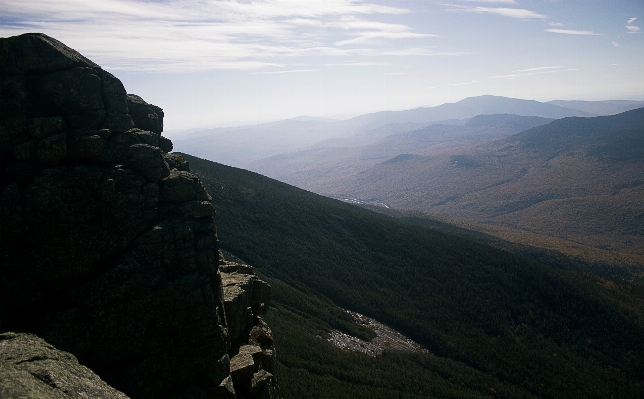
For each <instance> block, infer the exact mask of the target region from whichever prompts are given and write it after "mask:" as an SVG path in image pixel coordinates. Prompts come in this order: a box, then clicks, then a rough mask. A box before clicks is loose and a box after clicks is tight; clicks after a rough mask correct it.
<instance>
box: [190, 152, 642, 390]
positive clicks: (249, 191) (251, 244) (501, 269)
mask: <svg viewBox="0 0 644 399" xmlns="http://www.w3.org/2000/svg"><path fill="white" fill-rule="evenodd" d="M186 158H187V159H188V160H189V162H190V165H191V168H192V170H194V171H195V172H196V173H197V174H198V175H199V176H200V178H201V179H202V180H203V181H204V182H205V184H206V185H207V187H208V190H209V192H210V193H211V195H212V196H213V202H214V203H215V204H216V207H217V209H218V227H219V237H220V240H221V245H222V247H223V248H225V249H227V250H230V251H231V252H233V253H235V254H237V255H238V256H240V257H242V258H243V259H245V260H247V261H249V262H251V263H252V264H254V265H255V266H256V267H257V269H258V270H259V271H260V272H261V273H263V274H264V275H265V276H268V277H270V280H269V281H271V282H274V281H276V280H275V279H279V280H281V281H282V282H283V283H284V284H286V286H287V287H292V288H290V289H293V287H295V288H296V289H297V290H298V291H299V292H300V294H299V295H300V296H299V299H294V298H295V297H293V296H290V298H291V299H288V298H289V295H286V294H284V296H282V299H280V300H281V301H290V302H288V303H289V305H288V308H287V307H286V304H285V303H286V302H280V300H277V299H276V303H277V304H278V307H279V306H283V308H280V309H291V310H290V312H295V313H296V314H299V315H300V316H298V317H303V319H300V321H301V323H302V324H301V325H303V326H304V325H310V324H311V323H313V322H314V318H312V317H311V312H312V311H311V310H310V309H309V310H307V311H305V310H302V306H305V304H306V303H310V301H312V300H311V299H307V298H311V296H317V297H318V298H322V300H324V301H329V300H330V301H333V303H335V304H337V305H340V306H343V307H345V308H348V309H351V310H354V311H358V312H361V313H363V314H365V315H367V316H370V317H373V318H376V319H377V320H379V321H381V322H384V323H386V324H388V325H390V326H392V327H395V328H397V329H399V330H400V331H401V332H403V333H404V334H406V335H408V336H409V337H410V338H413V339H415V340H417V341H419V342H420V343H422V344H423V345H425V346H426V347H427V348H428V349H429V350H430V351H432V352H433V353H434V354H436V355H439V356H440V357H442V358H450V359H456V360H459V361H460V362H463V363H462V364H464V365H466V366H467V369H468V370H474V369H475V370H478V371H477V372H481V373H483V375H484V376H486V377H485V378H492V380H494V381H496V382H497V383H501V382H502V383H503V384H507V383H510V384H511V385H512V386H514V387H515V389H518V393H517V391H512V390H511V389H510V388H509V387H508V386H505V388H502V389H504V393H503V394H501V396H505V397H518V396H521V395H532V394H533V395H536V396H539V397H553V398H554V397H580V398H581V397H589V396H592V395H596V396H597V397H610V395H616V396H620V395H621V396H623V397H635V396H636V392H640V391H641V389H642V385H641V384H642V381H641V378H642V377H641V376H642V371H643V370H644V365H643V364H642V359H643V358H642V353H643V351H644V350H643V348H642V345H643V343H642V341H641V339H640V338H641V336H642V334H644V329H642V326H641V325H640V324H639V322H638V321H637V318H636V316H635V315H634V314H633V313H631V312H630V311H629V310H627V309H625V308H622V307H620V306H619V305H618V304H617V303H616V302H612V301H610V300H607V299H599V296H597V295H596V294H595V291H594V290H595V288H594V287H593V286H590V285H585V284H583V283H581V282H576V281H574V280H573V279H571V278H569V277H567V276H566V275H565V274H563V273H562V272H557V271H554V270H552V269H549V268H547V267H545V266H541V265H539V264H536V263H533V262H531V261H527V260H526V259H524V258H520V257H517V256H514V255H510V254H508V253H505V252H502V251H499V250H495V249H492V248H490V247H486V246H482V245H478V244H472V243H470V242H468V241H464V240H462V239H458V238H455V237H453V236H448V235H444V234H441V233H437V232H434V231H431V230H427V229H423V228H419V227H415V226H407V225H403V224H400V223H397V222H396V221H395V220H393V219H391V218H389V217H387V216H384V215H378V214H375V213H372V212H370V211H367V210H364V209H359V208H356V207H353V206H351V205H348V204H345V203H342V202H339V201H335V200H331V199H328V198H324V197H321V196H318V195H315V194H312V193H309V192H306V191H303V190H300V189H297V188H294V187H292V186H288V185H286V184H283V183H279V182H277V181H274V180H271V179H268V178H266V177H263V176H260V175H258V174H255V173H251V172H247V171H243V170H239V169H234V168H230V167H226V166H223V165H219V164H216V163H212V162H208V161H204V160H200V159H197V158H194V157H190V156H186ZM273 284H275V283H273ZM274 286H275V291H276V292H275V297H276V298H280V295H282V294H281V293H282V292H285V290H288V288H287V287H282V288H280V287H279V285H274ZM293 295H294V294H293ZM307 301H308V302H307ZM298 309H299V310H298ZM280 312H282V311H281V310H280ZM307 312H308V313H307ZM280 314H282V315H283V316H284V317H287V314H286V313H280ZM293 317H295V316H293ZM296 318H297V317H296ZM304 320H309V321H304ZM296 324H297V323H296ZM274 325H276V324H274ZM293 325H294V324H288V326H290V327H288V326H286V327H283V328H286V329H287V330H283V331H281V332H280V331H279V328H278V327H277V325H276V327H275V328H276V336H278V337H279V336H284V337H286V336H288V335H289V334H290V333H289V331H290V330H288V329H289V328H295V327H293ZM280 328H281V327H280ZM302 328H304V327H301V329H302ZM299 331H301V330H299ZM302 334H303V333H302ZM307 337H308V338H307ZM313 338H314V334H313V335H312V336H311V335H308V336H307V335H302V337H301V339H300V341H302V342H309V343H311V345H313V342H316V341H315V340H314V339H313ZM298 348H299V350H300V351H303V352H300V353H299V354H297V353H295V352H293V351H289V354H290V355H289V356H292V357H290V359H291V361H292V363H289V370H291V371H289V372H293V373H299V372H301V375H300V376H301V378H307V377H306V375H307V374H306V373H309V375H310V374H315V375H317V376H327V377H329V376H330V375H333V377H329V378H328V383H329V384H332V383H333V381H336V380H342V378H345V377H346V376H347V375H349V374H343V373H335V374H334V372H333V370H332V369H329V368H327V367H329V366H328V364H327V365H326V366H325V364H326V363H324V362H325V360H324V357H323V356H322V355H320V354H319V353H317V352H315V350H314V349H313V347H310V348H309V346H307V345H305V347H302V346H299V345H298ZM307 348H309V349H307ZM314 353H317V354H314ZM296 359H300V360H299V361H297V362H296ZM339 364H340V363H337V364H336V366H337V365H339ZM343 364H344V363H343ZM343 367H344V366H343ZM347 367H348V366H347ZM427 367H431V366H430V365H427ZM470 368H471V369H470ZM298 370H300V371H298ZM343 370H348V369H346V368H343ZM304 371H306V373H305V372H304ZM399 371H400V370H399V369H398V368H396V367H395V366H394V367H392V370H391V372H393V373H397V372H399ZM329 373H331V374H329ZM347 373H348V371H347ZM469 373H470V372H467V373H466V372H463V373H462V375H471V374H469ZM289 375H290V376H289V377H285V378H287V379H295V380H297V378H296V377H293V374H289ZM342 375H344V376H345V377H342ZM325 378H326V377H325ZM355 378H356V379H355V380H354V381H353V383H355V384H360V381H364V378H367V377H366V376H362V377H358V376H356V377H355ZM445 378H446V379H447V380H449V379H450V378H452V377H450V374H449V373H448V374H445ZM313 380H315V378H313ZM343 381H345V382H346V379H345V380H343ZM350 386H351V385H350ZM495 389H496V388H495ZM500 389H501V388H500ZM479 392H481V393H483V390H481V391H479ZM489 392H490V391H489V389H487V390H486V394H488V393H489ZM421 396H422V395H421ZM437 396H438V395H437ZM454 396H456V395H453V396H452V397H454ZM363 397H368V396H363Z"/></svg>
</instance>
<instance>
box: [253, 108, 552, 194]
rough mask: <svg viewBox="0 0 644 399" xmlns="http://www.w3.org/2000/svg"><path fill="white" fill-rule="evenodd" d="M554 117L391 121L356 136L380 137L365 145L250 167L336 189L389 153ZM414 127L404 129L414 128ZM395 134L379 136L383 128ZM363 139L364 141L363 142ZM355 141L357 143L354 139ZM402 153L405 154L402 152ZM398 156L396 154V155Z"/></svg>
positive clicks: (425, 151)
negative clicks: (380, 127) (339, 183)
mask: <svg viewBox="0 0 644 399" xmlns="http://www.w3.org/2000/svg"><path fill="white" fill-rule="evenodd" d="M551 121H552V119H547V118H541V117H536V116H518V115H511V114H500V115H479V116H475V117H473V118H471V119H469V120H460V121H458V123H456V121H454V120H452V124H443V123H437V124H431V125H429V126H425V127H423V128H420V129H418V128H417V127H418V126H423V125H422V124H412V123H408V124H389V125H385V126H384V128H386V130H384V129H383V130H380V129H374V130H375V132H374V130H370V131H367V132H366V133H364V134H361V135H358V137H363V136H372V137H374V136H375V137H378V138H379V139H377V140H374V142H373V143H370V144H366V145H353V146H352V145H348V144H346V141H345V142H342V143H341V146H340V147H336V146H329V145H316V146H314V147H312V148H309V149H306V150H302V151H296V152H292V153H289V154H280V155H274V156H272V157H269V158H266V159H263V160H261V161H257V162H253V163H251V164H249V168H250V169H251V170H254V171H257V172H259V173H262V174H264V175H267V176H270V177H272V178H275V179H278V180H281V181H284V182H287V183H289V184H293V185H295V186H298V187H302V188H305V189H307V190H312V191H316V192H324V193H336V192H337V191H335V189H334V187H336V185H337V183H336V180H344V179H346V178H347V177H348V176H354V175H357V174H359V173H361V172H363V171H366V170H368V169H369V168H371V167H374V166H376V165H377V164H379V163H381V162H383V161H386V160H387V159H389V158H393V159H392V161H394V160H400V159H401V158H399V157H397V156H399V155H400V156H401V157H403V158H405V157H407V156H408V155H409V154H415V155H425V156H429V155H436V154H442V153H445V152H448V153H451V152H452V151H458V150H460V149H461V148H464V147H469V146H471V145H474V144H479V143H483V142H487V141H489V140H491V139H496V138H501V137H507V136H509V135H512V134H515V133H519V132H521V131H524V130H526V129H529V128H532V127H535V126H539V125H543V124H546V123H548V122H551ZM413 128H416V129H415V130H407V129H413ZM385 131H387V132H395V133H396V134H391V135H387V136H385V137H381V136H382V135H383V134H384V132H385ZM371 132H374V133H373V134H370V133H371ZM363 142H364V141H363ZM354 143H356V144H359V143H360V141H358V139H354ZM401 154H403V155H401ZM394 157H396V158H394Z"/></svg>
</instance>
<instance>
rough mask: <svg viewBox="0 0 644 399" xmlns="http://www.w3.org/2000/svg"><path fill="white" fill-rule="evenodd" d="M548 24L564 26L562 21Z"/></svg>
mask: <svg viewBox="0 0 644 399" xmlns="http://www.w3.org/2000/svg"><path fill="white" fill-rule="evenodd" d="M548 25H550V26H564V24H562V23H561V22H548Z"/></svg>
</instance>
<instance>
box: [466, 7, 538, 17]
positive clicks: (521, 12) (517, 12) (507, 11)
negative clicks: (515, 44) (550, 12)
mask: <svg viewBox="0 0 644 399" xmlns="http://www.w3.org/2000/svg"><path fill="white" fill-rule="evenodd" d="M456 7H458V8H456V9H457V10H463V11H469V12H477V13H485V14H497V15H503V16H504V17H510V18H518V19H542V18H548V17H547V16H545V15H543V14H539V13H536V12H534V11H530V10H526V9H523V8H508V7H468V6H456Z"/></svg>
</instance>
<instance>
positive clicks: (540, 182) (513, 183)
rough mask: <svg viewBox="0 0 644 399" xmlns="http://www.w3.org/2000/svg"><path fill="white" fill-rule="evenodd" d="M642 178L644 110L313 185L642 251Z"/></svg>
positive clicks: (561, 123)
mask: <svg viewBox="0 0 644 399" xmlns="http://www.w3.org/2000/svg"><path fill="white" fill-rule="evenodd" d="M412 154H415V153H412ZM392 161H398V162H392ZM642 176H644V109H636V110H633V111H628V112H624V113H622V114H618V115H614V116H604V117H596V118H564V119H560V120H556V121H553V122H551V123H549V124H546V125H543V126H538V127H535V128H532V129H529V130H526V131H524V132H521V133H519V134H517V135H514V136H510V137H507V138H505V139H502V140H497V141H493V142H490V143H488V144H485V145H481V146H478V147H473V148H468V149H461V150H459V151H452V152H446V153H443V154H440V155H435V156H415V157H407V158H404V159H400V158H392V159H391V161H388V160H385V161H382V162H380V163H378V164H377V165H374V166H373V167H372V168H370V169H369V170H365V171H362V172H361V173H357V174H353V175H349V174H347V175H346V176H345V177H343V178H340V179H336V180H335V181H333V182H332V183H327V184H324V185H322V186H321V187H318V188H316V189H313V188H311V189H313V190H314V191H316V192H323V193H329V194H335V195H342V196H347V197H350V198H360V199H371V200H378V201H381V202H384V203H386V204H387V205H389V206H390V207H392V208H397V209H414V210H418V211H424V212H431V213H436V214H442V215H448V216H453V217H458V218H461V219H468V220H471V221H475V222H479V223H487V224H493V225H501V226H507V227H513V228H517V229H522V230H524V231H528V232H531V233H535V234H541V235H546V236H553V237H558V238H562V239H566V240H569V241H572V242H575V243H578V244H582V245H587V246H591V247H596V248H600V249H606V250H611V251H616V252H624V253H631V254H638V255H642V254H644V225H643V224H642V223H643V222H642V221H643V220H644V180H643V179H642Z"/></svg>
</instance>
